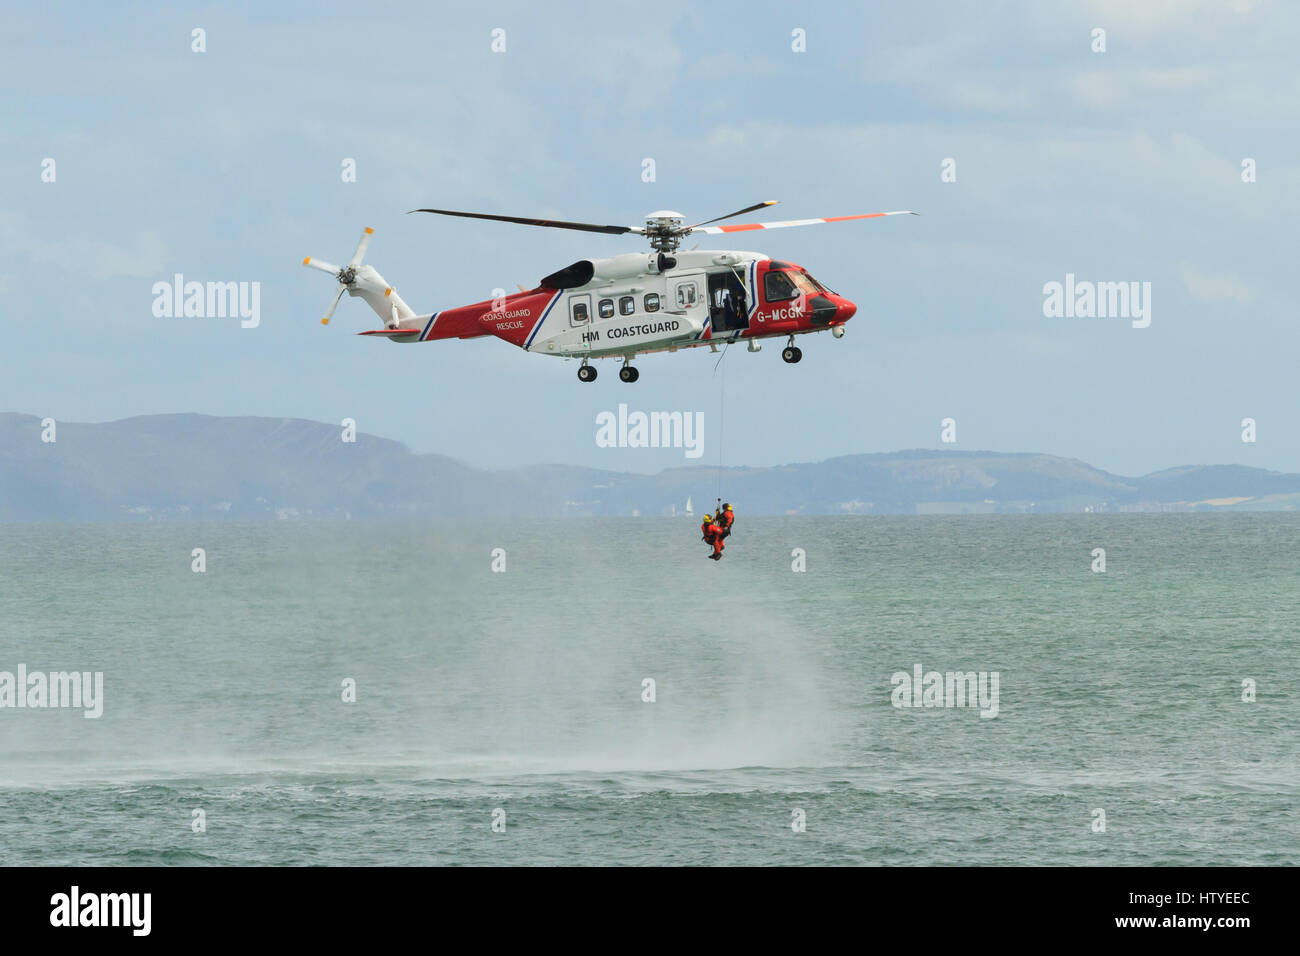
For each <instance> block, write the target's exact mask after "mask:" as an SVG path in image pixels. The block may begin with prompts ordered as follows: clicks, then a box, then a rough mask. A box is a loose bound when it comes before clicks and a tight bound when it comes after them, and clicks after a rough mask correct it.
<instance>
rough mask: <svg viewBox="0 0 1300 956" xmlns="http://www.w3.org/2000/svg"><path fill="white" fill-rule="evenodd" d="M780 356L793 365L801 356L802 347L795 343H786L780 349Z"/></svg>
mask: <svg viewBox="0 0 1300 956" xmlns="http://www.w3.org/2000/svg"><path fill="white" fill-rule="evenodd" d="M781 358H782V359H783V360H785V361H786V362H789V363H790V364H791V365H793V364H794V363H795V362H797V361H799V360H800V359H801V358H803V349H801V348H799V346H797V345H787V346H786V347H785V348H783V349H782V350H781Z"/></svg>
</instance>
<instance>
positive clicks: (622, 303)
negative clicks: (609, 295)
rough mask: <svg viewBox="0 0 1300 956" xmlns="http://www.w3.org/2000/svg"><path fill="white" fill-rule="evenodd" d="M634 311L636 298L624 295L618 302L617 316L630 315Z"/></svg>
mask: <svg viewBox="0 0 1300 956" xmlns="http://www.w3.org/2000/svg"><path fill="white" fill-rule="evenodd" d="M635 311H636V296H631V295H625V296H623V297H622V298H621V299H619V300H618V314H619V315H631V314H632V313H633V312H635Z"/></svg>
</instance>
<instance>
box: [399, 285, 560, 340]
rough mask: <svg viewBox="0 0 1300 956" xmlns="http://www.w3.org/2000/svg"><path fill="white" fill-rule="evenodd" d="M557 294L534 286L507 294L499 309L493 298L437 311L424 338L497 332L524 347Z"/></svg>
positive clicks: (454, 337)
mask: <svg viewBox="0 0 1300 956" xmlns="http://www.w3.org/2000/svg"><path fill="white" fill-rule="evenodd" d="M554 297H555V290H554V289H531V290H529V291H528V292H515V293H513V294H511V295H508V296H506V297H505V299H504V300H503V301H501V302H500V303H499V304H500V305H501V308H499V309H493V307H492V306H493V304H494V303H493V300H492V299H486V300H484V301H483V302H475V303H474V304H473V305H462V306H460V307H459V308H455V309H447V310H445V311H443V312H439V313H438V318H437V321H435V322H434V323H433V328H432V329H430V330H429V337H428V338H427V339H425V341H426V342H431V341H433V340H434V339H472V338H477V337H479V336H481V335H495V336H496V337H497V338H499V339H504V340H505V341H507V342H509V343H511V344H512V345H518V346H519V347H520V348H522V347H523V345H524V342H525V341H527V339H528V333H530V332H531V331H532V330H533V326H534V325H536V324H537V321H538V319H540V318H541V316H542V313H543V312H544V311H546V306H547V305H548V304H549V303H550V301H551V299H553V298H554Z"/></svg>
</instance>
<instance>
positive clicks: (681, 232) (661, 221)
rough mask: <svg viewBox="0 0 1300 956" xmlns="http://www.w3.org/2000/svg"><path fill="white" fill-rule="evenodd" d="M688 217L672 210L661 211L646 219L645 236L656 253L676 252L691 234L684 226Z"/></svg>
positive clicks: (649, 215)
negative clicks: (688, 234) (684, 239)
mask: <svg viewBox="0 0 1300 956" xmlns="http://www.w3.org/2000/svg"><path fill="white" fill-rule="evenodd" d="M685 222H686V217H685V216H683V215H682V214H681V213H679V212H673V211H672V210H671V209H660V210H658V211H656V212H652V213H649V214H647V215H646V217H645V234H646V238H647V239H649V240H650V246H651V248H653V249H654V250H655V251H656V252H676V251H677V247H678V246H680V245H681V244H682V239H683V238H684V237H685V236H686V235H687V233H689V232H690V229H688V228H686V227H685V226H684V223H685Z"/></svg>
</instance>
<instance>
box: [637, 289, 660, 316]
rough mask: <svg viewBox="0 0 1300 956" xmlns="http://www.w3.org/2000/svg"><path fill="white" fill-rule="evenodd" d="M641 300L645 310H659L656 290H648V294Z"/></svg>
mask: <svg viewBox="0 0 1300 956" xmlns="http://www.w3.org/2000/svg"><path fill="white" fill-rule="evenodd" d="M641 301H642V304H644V305H645V310H646V311H647V312H658V311H659V293H658V292H650V293H648V294H647V295H646V297H645V298H644V299H642V300H641Z"/></svg>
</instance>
